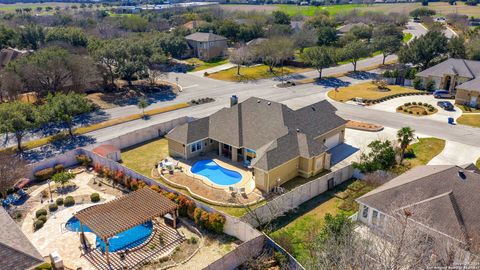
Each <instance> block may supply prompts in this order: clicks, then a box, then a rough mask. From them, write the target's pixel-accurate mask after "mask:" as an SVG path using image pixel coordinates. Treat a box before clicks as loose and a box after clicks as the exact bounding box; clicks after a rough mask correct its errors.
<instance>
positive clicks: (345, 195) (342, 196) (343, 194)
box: [335, 191, 349, 200]
mask: <svg viewBox="0 0 480 270" xmlns="http://www.w3.org/2000/svg"><path fill="white" fill-rule="evenodd" d="M348 195H349V193H348V192H347V191H340V192H337V193H335V197H337V198H339V199H342V200H343V199H346V198H348Z"/></svg>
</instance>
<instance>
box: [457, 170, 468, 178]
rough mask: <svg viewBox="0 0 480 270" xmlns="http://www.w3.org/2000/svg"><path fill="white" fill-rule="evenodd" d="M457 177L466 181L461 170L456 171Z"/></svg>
mask: <svg viewBox="0 0 480 270" xmlns="http://www.w3.org/2000/svg"><path fill="white" fill-rule="evenodd" d="M458 176H459V177H460V178H461V179H462V180H465V179H467V176H466V175H465V172H464V171H463V170H459V171H458Z"/></svg>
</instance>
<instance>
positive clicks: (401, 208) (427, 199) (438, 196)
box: [398, 190, 453, 210]
mask: <svg viewBox="0 0 480 270" xmlns="http://www.w3.org/2000/svg"><path fill="white" fill-rule="evenodd" d="M452 192H453V191H452V190H450V191H447V192H444V193H441V194H438V195H435V196H432V197H428V198H426V199H424V200H421V201H418V202H414V203H411V204H408V205H405V206H402V207H399V208H398V210H403V209H405V208H408V207H412V206H416V205H419V204H422V203H425V202H428V201H433V200H435V199H438V198H441V197H444V196H445V195H450V194H451V193H452Z"/></svg>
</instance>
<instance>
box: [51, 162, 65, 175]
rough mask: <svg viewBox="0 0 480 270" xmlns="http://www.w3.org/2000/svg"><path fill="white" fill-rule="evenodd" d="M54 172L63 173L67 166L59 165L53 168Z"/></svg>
mask: <svg viewBox="0 0 480 270" xmlns="http://www.w3.org/2000/svg"><path fill="white" fill-rule="evenodd" d="M53 170H54V171H55V172H56V173H59V172H63V171H64V170H65V166H63V164H57V165H55V166H53Z"/></svg>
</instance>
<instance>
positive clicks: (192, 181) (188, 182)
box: [158, 153, 264, 206]
mask: <svg viewBox="0 0 480 270" xmlns="http://www.w3.org/2000/svg"><path fill="white" fill-rule="evenodd" d="M168 159H169V160H170V161H172V163H173V164H174V165H177V164H178V166H179V167H181V168H182V172H180V171H178V170H175V171H174V173H173V174H169V173H168V172H166V171H164V173H163V175H162V178H163V179H164V180H166V182H167V183H169V184H171V185H173V186H175V187H178V188H183V189H187V190H188V191H189V192H190V194H192V196H193V197H195V198H197V199H200V200H203V201H207V202H209V203H212V204H216V205H222V206H242V205H245V204H254V203H258V202H259V201H262V200H263V199H264V196H263V194H262V192H261V191H260V190H258V189H257V188H256V187H255V180H254V179H253V174H252V172H251V171H249V170H247V169H245V168H244V167H243V164H242V163H241V162H233V161H231V160H228V159H226V158H224V157H220V156H218V155H216V154H213V153H209V154H206V155H204V156H201V157H200V156H199V157H195V158H192V159H189V160H185V159H174V158H172V157H169V158H168ZM208 159H211V160H213V161H215V162H216V163H217V164H218V165H220V166H222V167H223V168H225V169H228V170H232V171H235V172H238V173H240V174H241V176H242V180H241V181H240V182H238V183H236V184H233V185H230V186H232V187H235V188H237V189H238V190H240V188H245V194H240V193H237V194H234V195H232V194H231V193H230V191H229V188H228V187H229V186H223V185H217V184H215V183H213V182H212V181H210V180H209V179H208V178H206V177H204V176H201V175H198V174H193V173H192V172H191V167H192V165H193V164H194V163H195V162H197V161H200V160H208ZM158 172H159V173H160V174H161V172H160V168H159V169H158Z"/></svg>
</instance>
